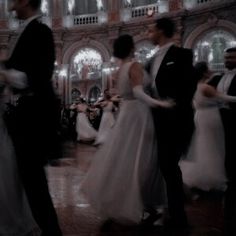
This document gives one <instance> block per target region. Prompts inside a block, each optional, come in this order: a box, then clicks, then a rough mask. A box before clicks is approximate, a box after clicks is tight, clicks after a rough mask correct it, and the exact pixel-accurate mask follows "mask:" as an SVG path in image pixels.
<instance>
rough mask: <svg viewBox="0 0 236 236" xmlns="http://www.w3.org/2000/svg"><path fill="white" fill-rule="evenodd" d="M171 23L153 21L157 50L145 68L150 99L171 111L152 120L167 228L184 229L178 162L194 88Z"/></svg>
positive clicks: (186, 53) (188, 60)
mask: <svg viewBox="0 0 236 236" xmlns="http://www.w3.org/2000/svg"><path fill="white" fill-rule="evenodd" d="M174 32H175V24H174V22H173V21H172V20H171V19H169V18H161V19H157V20H156V21H155V24H154V25H153V27H151V28H150V30H149V37H150V39H151V41H152V42H153V44H154V45H157V46H158V47H159V49H158V50H157V53H156V54H155V55H154V57H153V58H152V59H151V61H150V63H149V64H148V65H147V67H146V69H147V71H148V72H149V74H150V75H151V77H152V79H153V84H152V91H153V96H154V97H155V96H156V97H159V98H163V99H166V98H171V99H173V100H174V101H175V103H176V105H175V107H174V108H173V109H162V108H157V109H154V110H153V117H154V122H155V127H156V133H157V140H158V158H159V161H160V169H161V171H162V174H163V176H164V179H165V182H166V187H167V198H168V210H169V215H170V220H169V221H168V223H167V225H169V228H172V229H175V228H185V227H187V225H188V224H187V217H186V213H185V210H184V192H183V182H182V173H181V170H180V168H179V165H178V162H179V160H180V158H181V156H182V155H183V154H184V153H185V152H186V150H187V148H188V145H189V142H190V139H191V136H192V132H193V129H194V122H193V109H192V98H193V94H194V92H195V89H196V79H195V78H194V75H193V65H192V59H193V58H192V51H191V50H189V49H184V48H180V47H177V46H175V45H174V43H173V39H172V38H173V35H174Z"/></svg>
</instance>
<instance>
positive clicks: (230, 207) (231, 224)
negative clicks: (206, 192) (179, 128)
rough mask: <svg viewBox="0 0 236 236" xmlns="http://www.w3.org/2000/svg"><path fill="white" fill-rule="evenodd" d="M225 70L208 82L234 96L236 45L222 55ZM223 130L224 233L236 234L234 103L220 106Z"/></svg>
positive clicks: (235, 124)
mask: <svg viewBox="0 0 236 236" xmlns="http://www.w3.org/2000/svg"><path fill="white" fill-rule="evenodd" d="M224 60H225V67H226V68H227V71H226V72H225V73H224V74H223V76H215V77H214V78H213V79H212V80H211V81H210V82H209V84H210V85H213V86H214V87H216V88H217V90H218V91H219V92H221V93H223V94H227V95H231V96H236V47H233V48H228V49H227V50H226V51H225V55H224ZM220 114H221V118H222V122H223V126H224V131H225V168H226V175H227V178H228V182H227V190H226V192H225V205H224V207H225V231H226V232H225V235H226V236H231V235H236V225H235V223H236V171H235V168H236V104H235V103H234V102H232V103H228V104H226V105H225V106H223V107H222V108H220Z"/></svg>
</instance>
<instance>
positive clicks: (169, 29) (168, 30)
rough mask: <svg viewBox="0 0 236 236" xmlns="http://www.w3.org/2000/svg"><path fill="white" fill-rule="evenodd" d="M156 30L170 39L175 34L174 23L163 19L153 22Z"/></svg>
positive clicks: (168, 19)
mask: <svg viewBox="0 0 236 236" xmlns="http://www.w3.org/2000/svg"><path fill="white" fill-rule="evenodd" d="M155 24H156V25H155V26H156V28H158V29H160V30H162V31H163V33H164V35H165V36H166V37H168V38H171V37H172V36H173V35H174V33H175V28H176V27H175V23H174V21H173V20H172V19H170V18H167V17H164V18H160V19H157V20H156V21H155Z"/></svg>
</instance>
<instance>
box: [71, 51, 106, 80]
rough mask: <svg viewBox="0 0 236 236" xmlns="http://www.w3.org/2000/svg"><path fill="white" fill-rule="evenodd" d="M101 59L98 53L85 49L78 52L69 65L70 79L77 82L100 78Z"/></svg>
mask: <svg viewBox="0 0 236 236" xmlns="http://www.w3.org/2000/svg"><path fill="white" fill-rule="evenodd" d="M102 63H103V58H102V55H101V53H100V52H99V51H97V50H96V49H94V48H90V47H85V48H81V49H79V50H78V52H77V53H76V54H75V55H74V57H73V58H72V60H71V64H70V72H69V73H70V78H72V77H73V78H77V79H79V80H81V79H82V80H86V79H99V78H101V68H102Z"/></svg>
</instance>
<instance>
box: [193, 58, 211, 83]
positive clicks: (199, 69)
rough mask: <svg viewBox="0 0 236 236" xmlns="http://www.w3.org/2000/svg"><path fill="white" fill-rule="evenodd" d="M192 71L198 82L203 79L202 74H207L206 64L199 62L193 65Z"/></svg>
mask: <svg viewBox="0 0 236 236" xmlns="http://www.w3.org/2000/svg"><path fill="white" fill-rule="evenodd" d="M194 69H195V73H196V78H197V80H200V79H202V78H203V76H204V74H205V73H207V72H208V70H209V67H208V64H207V62H205V61H200V62H197V63H196V64H195V65H194Z"/></svg>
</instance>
